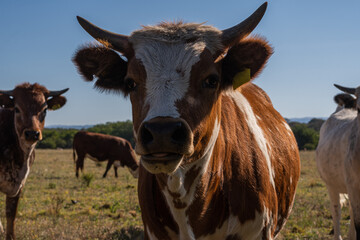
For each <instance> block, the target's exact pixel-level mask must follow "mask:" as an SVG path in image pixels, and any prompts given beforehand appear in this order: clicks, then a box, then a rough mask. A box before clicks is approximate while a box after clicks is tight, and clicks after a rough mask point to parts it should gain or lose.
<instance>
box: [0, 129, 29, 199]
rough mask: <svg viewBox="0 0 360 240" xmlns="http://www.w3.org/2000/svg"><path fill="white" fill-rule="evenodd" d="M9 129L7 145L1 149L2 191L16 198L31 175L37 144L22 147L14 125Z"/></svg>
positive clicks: (0, 184) (0, 183) (0, 189)
mask: <svg viewBox="0 0 360 240" xmlns="http://www.w3.org/2000/svg"><path fill="white" fill-rule="evenodd" d="M8 127H9V129H7V130H6V132H7V137H6V140H5V142H6V144H5V146H4V147H3V148H2V149H1V150H2V153H1V156H2V159H1V160H2V164H1V169H0V175H1V176H0V178H1V181H0V191H2V192H4V193H5V194H7V195H9V196H16V195H17V193H18V192H19V190H20V189H21V188H22V187H23V185H24V184H25V181H26V178H27V176H28V174H29V171H30V165H31V163H32V162H33V160H34V157H35V153H34V149H35V144H32V145H30V146H25V145H21V142H20V139H19V138H18V135H17V134H16V131H15V126H14V124H13V123H11V124H9V125H8Z"/></svg>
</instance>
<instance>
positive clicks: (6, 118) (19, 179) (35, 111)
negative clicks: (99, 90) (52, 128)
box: [0, 83, 68, 239]
mask: <svg viewBox="0 0 360 240" xmlns="http://www.w3.org/2000/svg"><path fill="white" fill-rule="evenodd" d="M67 90H68V89H64V90H61V91H49V90H47V89H46V88H45V87H43V86H41V85H39V84H37V83H35V84H33V85H31V84H29V83H24V84H21V85H18V86H16V87H15V89H14V90H12V91H0V191H1V192H3V193H5V194H6V221H7V224H6V225H7V226H6V239H15V233H14V224H15V216H16V211H17V205H18V201H19V197H20V192H21V189H22V188H23V187H24V184H25V181H26V178H27V176H28V174H29V171H30V166H31V165H32V163H33V162H34V159H35V151H34V148H35V145H36V143H37V142H38V141H39V140H41V139H42V130H43V128H44V124H45V116H46V111H47V110H56V109H59V108H61V107H62V106H63V105H64V104H65V103H66V98H65V97H63V96H60V95H61V94H63V93H65V92H66V91H67ZM0 225H1V223H0ZM1 228H2V226H1Z"/></svg>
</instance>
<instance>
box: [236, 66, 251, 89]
mask: <svg viewBox="0 0 360 240" xmlns="http://www.w3.org/2000/svg"><path fill="white" fill-rule="evenodd" d="M249 81H250V68H245V69H244V71H242V72H238V73H237V74H236V75H235V77H234V79H233V88H234V90H235V89H237V88H238V87H240V86H241V85H243V84H245V83H247V82H249Z"/></svg>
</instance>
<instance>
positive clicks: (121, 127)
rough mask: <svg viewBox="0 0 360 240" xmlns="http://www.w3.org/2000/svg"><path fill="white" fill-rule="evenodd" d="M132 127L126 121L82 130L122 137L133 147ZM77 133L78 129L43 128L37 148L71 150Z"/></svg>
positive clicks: (130, 123) (128, 121)
mask: <svg viewBox="0 0 360 240" xmlns="http://www.w3.org/2000/svg"><path fill="white" fill-rule="evenodd" d="M132 126H133V125H132V122H131V121H130V120H127V121H125V122H107V123H105V124H98V125H95V126H93V127H91V128H88V129H82V130H85V131H88V132H95V133H103V134H108V135H112V136H118V137H122V138H125V139H126V140H128V141H129V142H130V143H131V144H132V145H133V146H134V144H135V140H134V136H133V127H132ZM78 131H79V130H78V129H63V128H45V129H44V130H43V140H42V141H40V142H39V143H38V145H37V148H49V149H56V148H72V144H73V139H74V136H75V134H76V133H77V132H78Z"/></svg>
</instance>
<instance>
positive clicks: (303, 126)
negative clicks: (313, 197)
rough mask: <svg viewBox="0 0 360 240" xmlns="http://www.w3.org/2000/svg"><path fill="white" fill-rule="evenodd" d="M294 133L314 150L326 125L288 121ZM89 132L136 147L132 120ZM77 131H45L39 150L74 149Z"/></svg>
mask: <svg viewBox="0 0 360 240" xmlns="http://www.w3.org/2000/svg"><path fill="white" fill-rule="evenodd" d="M287 121H288V123H289V125H290V127H291V130H292V131H293V133H294V135H295V138H296V141H297V144H298V147H299V149H300V150H314V149H315V148H316V146H317V144H318V142H319V131H320V127H321V125H322V124H323V123H324V120H322V119H316V118H313V119H311V120H310V121H309V122H308V123H299V122H291V121H289V120H287ZM84 130H86V131H89V132H95V133H103V134H108V135H112V136H118V137H122V138H125V139H126V140H128V141H129V142H131V144H132V145H133V146H134V144H135V140H134V136H133V125H132V122H131V121H130V120H127V121H124V122H107V123H105V124H98V125H95V126H93V127H91V128H88V129H84ZM78 131H79V130H77V129H62V128H55V129H49V128H46V129H44V131H43V140H42V141H40V142H39V143H38V145H37V148H48V149H56V148H72V142H73V138H74V135H75V134H76V133H77V132H78Z"/></svg>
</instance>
